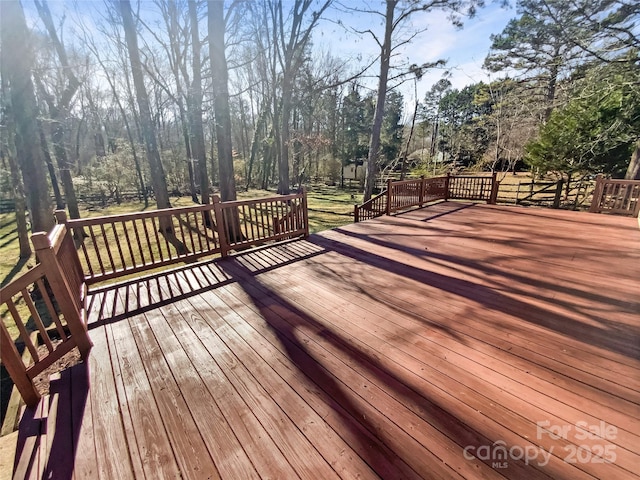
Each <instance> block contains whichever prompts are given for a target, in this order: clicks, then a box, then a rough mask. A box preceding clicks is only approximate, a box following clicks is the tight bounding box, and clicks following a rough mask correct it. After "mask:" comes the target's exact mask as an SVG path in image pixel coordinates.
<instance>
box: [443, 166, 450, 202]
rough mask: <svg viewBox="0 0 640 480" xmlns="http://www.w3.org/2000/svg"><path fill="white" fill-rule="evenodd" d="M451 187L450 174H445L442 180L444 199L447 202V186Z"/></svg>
mask: <svg viewBox="0 0 640 480" xmlns="http://www.w3.org/2000/svg"><path fill="white" fill-rule="evenodd" d="M450 185H451V172H447V176H446V177H445V178H444V199H445V200H449V197H450V195H449V186H450Z"/></svg>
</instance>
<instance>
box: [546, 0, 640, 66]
mask: <svg viewBox="0 0 640 480" xmlns="http://www.w3.org/2000/svg"><path fill="white" fill-rule="evenodd" d="M540 1H541V4H542V5H543V6H544V8H545V9H546V11H547V14H548V15H549V16H550V17H551V18H552V19H553V20H554V22H555V23H556V25H557V27H558V28H559V29H560V30H561V31H562V33H563V35H564V36H565V38H566V39H567V43H571V44H573V45H575V46H576V47H577V48H579V49H581V50H582V51H583V52H585V53H586V54H587V55H588V56H590V57H593V58H595V59H597V60H599V61H601V62H605V63H610V62H633V61H635V60H633V58H632V57H630V56H628V55H626V53H628V52H629V51H634V50H635V52H636V53H637V51H638V50H639V49H640V36H639V30H638V24H637V22H638V18H639V16H640V3H638V2H634V1H629V0H572V1H571V2H563V10H562V11H563V12H567V11H568V12H570V13H569V14H566V13H564V14H562V15H559V14H558V12H557V11H556V8H555V5H554V2H553V0H540Z"/></svg>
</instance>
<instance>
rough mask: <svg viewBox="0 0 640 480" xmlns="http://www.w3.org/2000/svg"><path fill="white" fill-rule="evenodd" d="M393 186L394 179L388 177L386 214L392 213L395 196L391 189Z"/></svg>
mask: <svg viewBox="0 0 640 480" xmlns="http://www.w3.org/2000/svg"><path fill="white" fill-rule="evenodd" d="M392 187H393V180H391V179H390V178H387V206H386V207H387V208H386V212H385V213H386V214H387V215H391V198H392V197H393V196H392V195H391V189H392Z"/></svg>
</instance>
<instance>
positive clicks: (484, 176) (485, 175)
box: [433, 173, 493, 180]
mask: <svg viewBox="0 0 640 480" xmlns="http://www.w3.org/2000/svg"><path fill="white" fill-rule="evenodd" d="M433 178H436V177H433ZM441 178H444V177H441ZM449 178H486V179H489V180H491V179H492V178H493V174H489V175H487V174H486V173H483V174H479V175H451V176H450V177H449Z"/></svg>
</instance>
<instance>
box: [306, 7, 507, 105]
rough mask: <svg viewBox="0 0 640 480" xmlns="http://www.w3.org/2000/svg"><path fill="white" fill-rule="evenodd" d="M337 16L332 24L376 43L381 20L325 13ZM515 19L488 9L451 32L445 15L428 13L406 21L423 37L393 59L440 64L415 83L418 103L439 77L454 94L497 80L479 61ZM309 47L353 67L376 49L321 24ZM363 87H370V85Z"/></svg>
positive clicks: (409, 93) (407, 91)
mask: <svg viewBox="0 0 640 480" xmlns="http://www.w3.org/2000/svg"><path fill="white" fill-rule="evenodd" d="M357 3H361V2H360V0H349V1H348V3H347V5H349V6H356V5H357ZM368 3H369V4H370V5H371V6H372V7H375V8H379V9H381V10H382V9H383V6H382V2H381V1H379V2H376V1H371V2H368ZM333 15H339V17H338V18H340V19H341V21H342V22H343V23H344V24H346V25H350V26H353V27H354V28H357V29H359V30H365V29H371V30H373V31H374V32H375V33H376V35H378V36H379V37H382V31H383V28H384V26H383V24H382V22H381V18H376V17H375V16H367V15H364V14H358V15H355V14H349V13H347V12H341V13H336V12H332V13H331V12H330V13H329V14H328V16H330V17H332V16H333ZM515 16H516V12H515V9H513V8H502V7H500V6H499V5H497V4H494V3H490V4H489V5H488V6H487V7H485V8H482V9H479V10H478V12H477V14H476V16H475V17H474V18H472V19H466V20H465V21H464V27H463V28H462V29H457V28H455V27H454V26H453V25H451V22H450V21H449V20H448V19H447V13H445V12H441V11H433V12H426V13H424V14H423V13H418V14H415V15H414V17H413V18H412V19H411V21H412V25H411V27H412V28H414V29H421V28H426V31H424V32H423V33H421V34H420V35H419V36H418V37H416V38H414V39H413V40H412V41H411V43H409V44H407V45H406V46H405V47H404V48H403V49H402V50H401V51H400V54H399V56H398V58H397V59H398V60H401V61H406V62H407V63H408V64H412V63H416V64H422V63H425V62H432V61H436V60H438V59H446V60H448V61H447V66H446V67H445V68H444V69H434V70H432V71H429V72H428V73H427V74H426V75H425V76H424V77H423V78H422V80H420V81H419V82H418V98H419V99H420V100H422V99H423V98H424V94H425V93H426V92H427V91H428V90H429V89H430V88H431V86H432V85H433V84H434V83H435V82H437V81H438V80H439V79H440V78H441V76H442V74H443V73H444V71H445V70H446V71H448V72H449V73H450V75H451V76H450V77H449V80H450V81H451V83H452V84H453V86H454V87H455V88H462V87H464V86H466V85H469V84H472V83H475V82H478V81H481V80H484V81H487V80H489V79H490V78H497V74H495V73H494V74H491V76H490V74H489V72H486V71H484V70H483V69H482V64H483V62H484V59H485V57H486V55H487V53H488V52H489V48H490V46H491V40H490V35H491V34H492V33H500V32H502V30H503V29H504V27H505V25H506V24H507V22H508V21H509V20H510V19H511V18H513V17H515ZM314 45H315V46H317V47H320V48H323V49H324V50H329V51H330V52H331V53H332V54H333V55H334V56H345V57H350V58H352V59H353V62H354V64H355V63H356V62H358V61H359V59H361V60H360V62H361V63H364V62H365V61H366V60H367V59H371V58H374V57H375V56H377V55H378V54H379V47H378V46H377V44H376V43H375V42H374V40H373V39H372V38H371V37H370V36H364V37H361V38H358V36H357V35H355V34H350V33H348V32H346V31H345V30H344V29H343V28H342V27H340V26H339V25H336V24H335V23H332V22H328V21H325V22H322V23H321V25H320V27H319V28H318V30H317V32H316V33H315V35H314ZM378 69H379V66H377V65H376V66H374V67H373V70H372V71H371V73H372V74H377V72H378ZM369 85H371V86H374V85H375V81H374V79H371V80H370V83H369ZM401 90H402V92H403V94H404V95H405V101H406V102H407V103H408V104H413V102H414V97H415V95H414V86H413V82H408V83H406V84H404V85H403V86H402V87H401Z"/></svg>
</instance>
